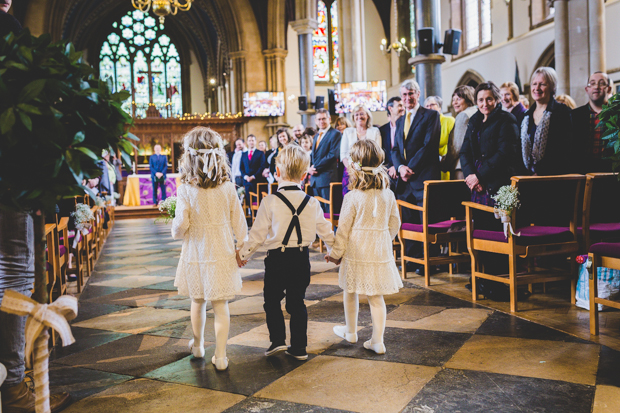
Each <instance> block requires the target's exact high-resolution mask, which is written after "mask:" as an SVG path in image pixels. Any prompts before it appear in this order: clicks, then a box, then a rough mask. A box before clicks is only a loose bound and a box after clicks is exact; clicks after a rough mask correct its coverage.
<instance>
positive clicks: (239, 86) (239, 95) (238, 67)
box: [228, 50, 248, 112]
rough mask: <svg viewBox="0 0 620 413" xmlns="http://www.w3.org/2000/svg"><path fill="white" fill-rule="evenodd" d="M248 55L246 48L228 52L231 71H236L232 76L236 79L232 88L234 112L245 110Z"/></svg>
mask: <svg viewBox="0 0 620 413" xmlns="http://www.w3.org/2000/svg"><path fill="white" fill-rule="evenodd" d="M246 55H247V52H246V51H245V50H239V51H236V52H230V53H229V54H228V57H230V61H231V65H230V67H231V72H232V73H234V76H231V78H233V81H234V85H233V87H232V88H231V90H232V93H234V97H233V99H234V102H235V105H234V106H235V107H234V109H233V111H234V112H243V91H244V90H248V87H247V86H248V85H247V77H246V75H245V57H246Z"/></svg>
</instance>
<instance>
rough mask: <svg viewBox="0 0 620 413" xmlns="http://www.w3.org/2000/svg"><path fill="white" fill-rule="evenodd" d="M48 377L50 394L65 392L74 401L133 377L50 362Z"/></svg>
mask: <svg viewBox="0 0 620 413" xmlns="http://www.w3.org/2000/svg"><path fill="white" fill-rule="evenodd" d="M49 379H50V393H51V394H55V393H61V392H67V393H69V394H70V395H71V398H72V400H73V402H74V403H75V402H77V401H79V400H82V399H83V398H85V397H88V396H91V395H93V394H96V393H99V392H101V391H103V390H105V389H107V388H109V387H112V386H114V385H117V384H120V383H123V382H126V381H127V380H131V379H133V377H131V376H124V375H122V374H114V373H107V372H105V371H98V370H90V369H82V368H78V367H67V366H62V365H57V364H54V363H52V365H51V366H50V370H49Z"/></svg>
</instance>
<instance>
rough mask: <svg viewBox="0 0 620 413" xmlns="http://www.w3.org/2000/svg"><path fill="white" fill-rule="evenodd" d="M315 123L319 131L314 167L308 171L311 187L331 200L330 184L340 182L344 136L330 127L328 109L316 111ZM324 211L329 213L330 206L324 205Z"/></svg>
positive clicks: (313, 150)
mask: <svg viewBox="0 0 620 413" xmlns="http://www.w3.org/2000/svg"><path fill="white" fill-rule="evenodd" d="M315 121H316V126H317V129H318V130H319V131H318V132H317V134H316V135H315V136H314V143H313V144H312V166H311V167H310V170H309V171H308V173H309V174H310V186H311V187H312V188H313V190H314V194H315V195H318V196H320V197H321V198H325V199H327V200H329V199H330V195H329V184H330V183H331V182H338V155H339V154H340V139H341V138H342V134H341V133H340V132H338V131H337V130H336V129H334V128H332V127H330V119H329V111H327V110H326V109H319V110H317V111H316V115H315ZM323 211H325V213H329V206H327V205H323Z"/></svg>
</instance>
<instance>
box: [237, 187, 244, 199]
mask: <svg viewBox="0 0 620 413" xmlns="http://www.w3.org/2000/svg"><path fill="white" fill-rule="evenodd" d="M237 196H238V197H239V202H241V203H243V198H245V187H243V186H240V187H239V188H237Z"/></svg>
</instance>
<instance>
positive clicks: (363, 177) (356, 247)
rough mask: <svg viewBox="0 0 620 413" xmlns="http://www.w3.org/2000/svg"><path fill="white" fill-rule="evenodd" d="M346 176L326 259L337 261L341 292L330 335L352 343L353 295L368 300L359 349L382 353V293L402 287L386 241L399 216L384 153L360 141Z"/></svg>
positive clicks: (354, 332) (355, 302) (356, 303)
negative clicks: (367, 334)
mask: <svg viewBox="0 0 620 413" xmlns="http://www.w3.org/2000/svg"><path fill="white" fill-rule="evenodd" d="M350 157H351V158H350V159H351V162H350V163H349V167H348V170H349V176H350V178H351V192H350V194H349V195H348V196H346V197H345V198H344V200H343V203H342V211H341V213H340V216H341V219H340V221H339V224H338V234H337V235H336V242H335V243H334V248H333V249H332V251H331V254H329V255H326V256H325V258H326V259H327V260H328V261H332V262H335V263H337V264H340V261H343V262H342V265H341V266H340V271H339V272H338V285H339V286H340V288H342V290H343V303H344V318H345V321H346V324H345V325H344V326H340V325H339V326H335V327H334V333H335V334H336V335H337V336H339V337H342V338H343V339H345V340H346V341H348V342H350V343H356V342H357V315H358V312H359V296H358V294H364V295H366V296H367V297H368V303H369V304H370V316H371V317H372V338H371V339H370V340H368V341H366V342H365V343H364V348H366V349H368V350H371V351H374V352H375V353H377V354H384V353H385V345H384V344H383V334H384V332H385V322H386V308H385V301H384V299H383V296H384V295H386V294H395V293H397V292H398V290H399V288H402V287H403V283H402V281H401V280H400V275H399V274H398V269H397V268H396V263H395V262H394V257H393V255H392V254H393V252H392V240H393V239H394V237H395V236H396V234H397V233H398V229H399V228H400V216H399V214H398V206H397V205H396V199H395V198H394V193H393V192H392V191H390V190H389V183H390V178H389V177H388V174H387V170H386V169H385V166H383V161H384V158H385V155H384V153H383V149H381V145H379V144H376V143H375V142H373V141H371V140H369V139H364V140H360V141H358V142H356V143H355V144H354V145H353V147H352V148H351V152H350Z"/></svg>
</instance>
